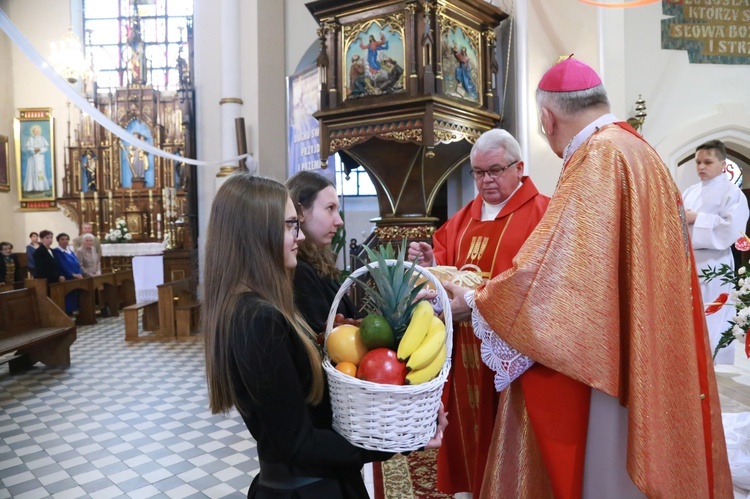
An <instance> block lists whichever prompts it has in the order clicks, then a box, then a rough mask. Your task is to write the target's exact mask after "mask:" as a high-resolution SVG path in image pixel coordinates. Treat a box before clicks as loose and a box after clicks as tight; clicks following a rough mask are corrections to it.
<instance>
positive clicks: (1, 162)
mask: <svg viewBox="0 0 750 499" xmlns="http://www.w3.org/2000/svg"><path fill="white" fill-rule="evenodd" d="M9 190H10V152H9V151H8V137H6V136H5V135H0V191H3V192H8V191H9Z"/></svg>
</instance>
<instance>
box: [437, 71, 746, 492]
mask: <svg viewBox="0 0 750 499" xmlns="http://www.w3.org/2000/svg"><path fill="white" fill-rule="evenodd" d="M558 66H562V67H561V68H560V67H557V66H556V67H557V69H555V68H553V69H552V70H550V71H549V72H548V74H546V75H545V78H543V79H542V82H540V85H539V87H540V90H542V91H546V92H569V93H570V95H567V96H562V100H564V99H565V98H569V99H568V103H571V102H573V105H572V106H571V107H569V108H567V109H565V108H561V107H559V106H558V105H557V104H550V103H549V101H547V100H545V99H546V97H547V96H545V95H544V94H542V95H541V97H540V93H538V96H537V97H538V100H539V106H540V110H541V112H542V126H543V129H544V130H545V131H546V133H547V136H548V139H549V142H550V145H551V147H552V148H553V150H554V151H555V152H556V153H557V154H558V155H560V156H564V159H565V165H564V171H563V173H562V175H561V177H560V180H559V183H558V186H557V189H556V191H555V194H554V196H553V197H552V200H551V202H550V204H549V207H548V209H547V212H546V213H545V215H544V217H543V218H542V220H541V221H540V222H539V225H537V227H536V230H535V231H534V232H533V233H532V234H531V236H530V237H529V238H528V239H527V241H526V243H525V245H524V246H523V247H522V248H521V250H520V251H519V253H518V255H517V256H516V258H515V259H514V261H513V267H512V268H511V269H509V270H508V271H506V272H504V273H502V274H501V275H499V276H498V277H496V278H495V279H493V280H492V281H490V282H489V283H488V284H487V285H486V286H485V287H483V288H480V289H479V290H478V291H477V292H476V293H475V294H474V295H473V296H472V294H471V293H467V294H466V295H465V296H466V298H468V301H469V304H470V305H472V301H475V303H474V306H475V310H474V313H473V314H472V318H473V323H474V325H475V330H476V331H477V333H478V335H479V336H480V337H481V338H482V342H483V345H482V358H483V361H485V362H487V363H488V365H490V367H491V368H493V370H495V371H496V372H497V373H498V374H497V375H496V378H495V379H496V386H497V387H498V388H502V393H501V399H500V405H499V409H498V415H497V422H496V426H495V434H494V436H493V442H492V449H491V451H490V456H489V460H488V467H487V470H486V472H485V476H484V483H483V485H482V497H484V498H493V499H494V498H501V497H502V498H505V497H509V498H510V497H513V498H542V497H555V498H561V497H571V498H574V497H582V496H583V497H605V496H609V497H638V496H641V497H643V496H644V495H645V496H647V497H680V498H681V497H696V498H697V497H701V498H729V497H732V484H731V477H730V475H729V466H728V463H727V454H726V445H725V442H724V433H723V429H722V426H721V414H720V407H719V399H718V393H717V386H716V379H715V375H714V370H713V364H712V361H711V352H710V349H709V345H708V339H707V335H706V331H705V318H704V316H703V307H702V303H701V295H700V288H699V286H698V280H697V274H696V271H695V265H694V260H693V255H692V251H691V249H690V242H689V235H688V231H687V226H686V223H685V219H684V209H683V206H682V201H681V196H680V193H679V191H678V189H677V187H676V185H675V183H674V181H673V179H672V177H671V175H670V173H669V171H668V170H667V168H666V167H665V165H664V164H663V163H662V161H661V160H660V158H659V156H658V155H657V154H656V152H655V151H654V150H653V149H652V148H651V147H650V146H649V145H648V144H647V143H646V142H645V141H644V140H643V139H642V138H641V137H640V136H639V135H638V134H637V133H636V132H635V131H634V130H633V129H632V128H630V127H629V126H628V125H627V124H625V123H620V122H616V120H615V119H614V117H613V116H612V115H610V114H608V113H609V103H608V101H607V99H606V92H604V89H603V87H601V80H599V79H598V76H596V74H595V73H594V72H593V70H592V69H591V68H589V67H588V66H585V65H583V64H582V63H580V62H578V61H575V60H573V59H569V60H568V61H566V62H563V63H560V64H559V65H558ZM566 71H567V72H568V73H566ZM550 73H552V77H553V78H552V81H550V79H549V78H548V76H549V75H550ZM558 87H559V88H558ZM592 89H593V91H592ZM597 95H598V97H597ZM601 96H603V99H602V98H601ZM557 97H558V96H552V97H551V99H555V98H557ZM579 98H580V99H581V100H580V101H579V102H578V103H576V99H579ZM554 102H559V101H554ZM580 102H584V104H582V105H579V104H580ZM592 102H593V104H591V103H592ZM576 106H578V107H576ZM566 133H567V135H566ZM566 144H567V145H566ZM447 287H448V288H449V289H450V290H452V291H454V295H455V294H456V293H461V292H462V291H461V289H460V288H457V287H453V286H450V285H449V286H447ZM454 301H455V302H456V303H454V304H453V308H454V311H457V312H459V313H460V312H461V307H462V304H461V298H458V299H456V298H454ZM484 321H486V322H484ZM532 364H533V365H532ZM602 399H607V400H611V401H613V403H614V405H615V406H616V407H618V409H619V410H621V411H622V413H623V414H624V419H623V425H622V426H621V430H622V431H621V434H622V436H623V438H622V441H621V443H620V445H621V447H624V448H623V449H621V450H622V466H621V468H622V469H619V470H612V471H613V474H614V475H616V474H617V473H622V474H623V475H624V472H625V471H627V475H624V476H625V477H626V479H628V482H629V485H630V487H631V488H632V490H629V491H628V492H621V491H620V490H619V489H618V488H616V486H615V485H614V484H613V486H612V487H611V488H610V489H609V492H610V493H611V495H608V494H606V493H604V495H602V493H603V492H602V491H603V490H605V491H606V490H607V489H606V488H605V489H601V488H600V489H598V490H599V494H598V495H592V493H591V492H590V489H587V487H588V482H590V481H595V480H596V479H597V478H600V477H597V476H595V475H596V474H595V473H589V474H587V472H588V470H589V468H588V466H589V465H590V463H589V461H588V460H587V459H586V458H587V456H586V455H587V453H589V451H591V450H592V448H594V447H596V444H598V443H599V444H601V443H602V442H601V441H604V440H606V439H607V438H609V437H612V435H601V434H600V435H598V436H593V437H592V433H591V432H590V431H589V430H590V426H596V425H597V424H599V423H600V422H601V421H600V420H598V419H597V418H595V417H592V419H591V420H589V410H590V409H591V414H592V416H593V415H594V411H593V409H594V405H595V404H599V403H600V402H598V401H599V400H602ZM615 436H616V435H615ZM587 439H588V440H587ZM597 440H600V441H599V442H597ZM605 445H609V444H605ZM612 446H613V447H616V446H617V442H615V443H614V444H613V445H612ZM605 487H606V484H605ZM587 491H588V492H587ZM626 494H627V495H626Z"/></svg>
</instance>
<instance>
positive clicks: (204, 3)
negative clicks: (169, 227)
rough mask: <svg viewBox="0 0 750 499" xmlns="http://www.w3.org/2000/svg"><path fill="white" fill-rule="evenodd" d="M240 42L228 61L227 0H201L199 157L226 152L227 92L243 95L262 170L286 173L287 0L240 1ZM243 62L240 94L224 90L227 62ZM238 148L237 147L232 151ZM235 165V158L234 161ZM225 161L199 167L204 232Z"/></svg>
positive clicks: (213, 158) (197, 36)
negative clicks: (223, 115)
mask: <svg viewBox="0 0 750 499" xmlns="http://www.w3.org/2000/svg"><path fill="white" fill-rule="evenodd" d="M239 7H240V8H239V12H238V13H237V15H238V16H239V25H240V47H239V60H238V61H223V60H222V51H221V48H222V47H221V37H220V36H218V34H219V33H220V32H221V29H222V26H221V8H222V4H221V2H214V1H211V0H196V1H195V66H196V67H195V69H196V71H195V79H196V81H195V84H196V94H197V96H198V97H197V109H196V114H197V130H196V134H197V146H198V156H199V159H204V160H211V161H216V160H219V159H224V158H222V156H223V154H222V145H221V144H222V138H223V137H224V136H225V135H226V134H231V137H232V140H234V137H235V131H234V127H233V125H232V126H231V127H230V128H231V129H230V130H222V122H221V108H220V104H219V101H220V100H221V99H222V98H232V97H234V98H237V97H238V98H240V99H242V102H243V103H242V108H241V111H240V116H242V117H244V118H245V128H246V133H247V142H248V149H249V150H250V152H252V153H253V155H254V157H255V159H256V160H258V163H259V171H258V174H260V175H263V176H267V177H272V178H276V179H277V180H279V181H284V180H285V179H286V160H285V158H286V131H285V130H286V129H285V126H286V125H285V123H286V120H285V116H286V107H285V91H284V88H285V84H284V77H285V72H284V61H285V55H284V5H283V3H282V2H267V1H263V0H243V1H242V2H239ZM224 64H233V65H238V66H239V67H238V68H235V69H237V70H238V71H239V77H240V95H224V92H223V90H222V68H223V65H224ZM235 153H236V151H235V152H233V153H232V156H234V155H235ZM228 166H234V163H232V164H230V165H228ZM218 172H219V167H198V177H199V182H200V183H199V192H198V204H199V218H198V221H199V232H200V242H201V245H202V244H203V243H204V241H203V237H204V236H205V234H206V228H207V225H208V218H209V215H210V210H211V203H212V202H213V198H214V196H215V193H216V189H217V180H216V174H217V173H218Z"/></svg>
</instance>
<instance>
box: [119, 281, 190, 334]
mask: <svg viewBox="0 0 750 499" xmlns="http://www.w3.org/2000/svg"><path fill="white" fill-rule="evenodd" d="M157 293H158V298H159V299H158V300H157V301H146V302H141V303H136V304H135V305H131V306H129V307H125V308H124V309H123V310H124V312H125V339H126V340H127V341H153V340H173V339H190V338H195V336H191V334H190V333H191V331H192V330H193V329H194V328H195V327H196V326H197V324H198V314H199V311H200V305H199V303H198V301H197V300H196V299H195V284H194V283H193V281H192V280H190V279H180V280H178V281H172V282H168V283H165V284H160V285H159V286H157ZM140 309H143V329H144V331H155V334H154V335H150V336H139V334H138V310H140Z"/></svg>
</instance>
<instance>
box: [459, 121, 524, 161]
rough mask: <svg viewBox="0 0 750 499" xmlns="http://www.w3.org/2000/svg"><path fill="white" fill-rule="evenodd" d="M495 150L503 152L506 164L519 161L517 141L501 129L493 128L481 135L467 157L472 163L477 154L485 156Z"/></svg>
mask: <svg viewBox="0 0 750 499" xmlns="http://www.w3.org/2000/svg"><path fill="white" fill-rule="evenodd" d="M497 150H503V151H505V159H506V160H507V161H508V162H511V161H521V146H520V145H518V141H517V140H516V139H515V138H513V136H512V135H511V134H510V133H508V132H507V131H506V130H503V129H501V128H493V129H492V130H490V131H488V132H485V133H483V134H482V135H481V136H480V137H479V138H478V139H477V141H476V143H474V146H473V147H472V148H471V154H470V155H469V157H470V159H471V162H472V163H474V158H475V157H476V155H477V154H486V153H488V152H492V151H497Z"/></svg>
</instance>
